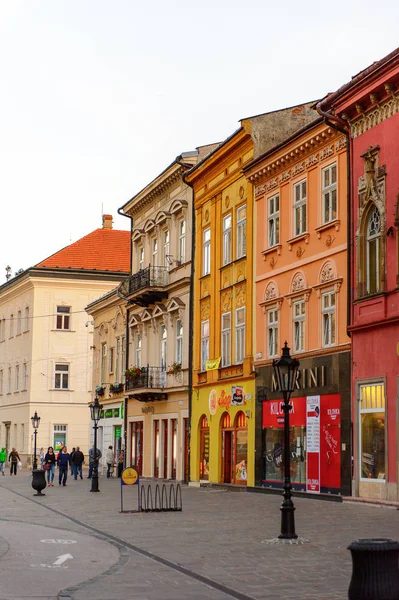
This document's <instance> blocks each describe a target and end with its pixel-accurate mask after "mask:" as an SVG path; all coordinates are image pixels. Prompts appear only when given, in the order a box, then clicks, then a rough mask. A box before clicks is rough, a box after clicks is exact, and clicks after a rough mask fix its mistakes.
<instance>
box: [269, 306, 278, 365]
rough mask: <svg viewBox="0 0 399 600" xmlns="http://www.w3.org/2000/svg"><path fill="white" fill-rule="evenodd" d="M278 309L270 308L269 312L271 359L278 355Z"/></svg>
mask: <svg viewBox="0 0 399 600" xmlns="http://www.w3.org/2000/svg"><path fill="white" fill-rule="evenodd" d="M278 314H279V311H278V308H277V307H273V308H269V310H268V311H267V353H268V357H269V358H274V357H276V356H277V355H278V325H279V323H278Z"/></svg>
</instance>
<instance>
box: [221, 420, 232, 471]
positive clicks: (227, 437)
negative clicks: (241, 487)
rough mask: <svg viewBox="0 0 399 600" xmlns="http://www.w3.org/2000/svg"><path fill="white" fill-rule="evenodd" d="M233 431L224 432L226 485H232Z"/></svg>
mask: <svg viewBox="0 0 399 600" xmlns="http://www.w3.org/2000/svg"><path fill="white" fill-rule="evenodd" d="M232 434H233V432H232V431H231V430H228V429H226V430H224V431H223V481H224V483H231V465H232V460H231V455H232V450H233V443H232V437H233V436H232Z"/></svg>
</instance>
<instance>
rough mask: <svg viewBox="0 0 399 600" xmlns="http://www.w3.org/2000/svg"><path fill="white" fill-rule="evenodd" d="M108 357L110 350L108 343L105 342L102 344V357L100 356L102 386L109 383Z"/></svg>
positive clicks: (100, 383) (100, 382)
mask: <svg viewBox="0 0 399 600" xmlns="http://www.w3.org/2000/svg"><path fill="white" fill-rule="evenodd" d="M107 355H108V348H107V343H106V342H103V343H102V344H101V356H100V361H101V362H100V381H99V385H102V384H103V383H106V382H107V381H108V377H107V375H108V372H107V366H108V365H107Z"/></svg>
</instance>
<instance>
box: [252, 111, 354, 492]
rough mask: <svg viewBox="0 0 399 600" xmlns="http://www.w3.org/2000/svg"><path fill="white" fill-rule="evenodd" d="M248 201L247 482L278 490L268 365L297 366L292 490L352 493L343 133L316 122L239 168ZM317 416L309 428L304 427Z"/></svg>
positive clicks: (274, 400)
mask: <svg viewBox="0 0 399 600" xmlns="http://www.w3.org/2000/svg"><path fill="white" fill-rule="evenodd" d="M244 172H245V174H246V176H247V178H248V181H249V182H250V183H251V184H252V185H253V186H254V197H255V223H256V231H255V232H254V233H255V234H256V235H255V236H254V237H255V240H256V241H255V252H254V261H255V287H256V292H255V315H256V328H255V363H254V364H255V368H256V370H257V371H258V377H257V380H256V388H257V389H256V395H257V426H256V442H255V444H256V447H257V448H259V450H260V449H262V452H260V451H259V452H257V457H258V458H257V459H256V464H255V483H256V484H257V485H263V486H267V487H276V488H279V487H282V484H283V460H282V457H283V452H284V448H283V411H282V408H281V403H280V399H281V395H280V392H279V391H278V390H277V385H276V381H275V379H274V375H273V368H272V361H273V359H275V358H277V357H279V356H280V353H281V347H282V346H283V344H284V342H285V341H287V342H288V345H289V346H290V348H291V354H293V355H295V356H296V358H298V359H299V361H300V378H299V379H298V380H297V385H296V387H297V389H296V391H295V392H294V394H293V395H292V400H291V403H292V410H291V426H290V432H291V437H290V452H291V476H292V482H293V487H294V488H296V489H299V490H304V491H308V492H316V493H323V492H324V493H336V494H340V493H347V494H349V492H350V480H351V473H350V462H351V461H350V366H349V365H350V341H349V338H348V336H347V333H346V326H347V208H346V206H347V152H346V137H345V135H343V134H342V133H340V132H338V131H337V130H335V129H333V128H332V127H331V126H330V125H328V124H326V123H325V122H323V121H322V119H317V120H316V121H314V122H313V123H311V124H310V125H308V126H305V127H304V128H303V129H301V130H300V131H299V132H297V133H296V134H294V135H293V136H291V137H290V138H288V139H286V140H285V141H284V142H283V143H281V144H279V145H278V146H275V147H274V148H273V149H272V150H270V151H268V152H266V153H265V154H263V155H262V156H260V157H258V158H257V159H255V160H254V161H252V162H251V164H250V165H248V166H246V167H245V168H244ZM311 404H312V406H313V408H314V407H318V408H316V412H314V411H313V409H312V414H313V417H314V415H315V414H316V415H317V416H319V415H320V419H317V421H316V425H315V423H314V421H311V420H310V419H311V418H310V417H309V415H310V412H309V406H310V405H311Z"/></svg>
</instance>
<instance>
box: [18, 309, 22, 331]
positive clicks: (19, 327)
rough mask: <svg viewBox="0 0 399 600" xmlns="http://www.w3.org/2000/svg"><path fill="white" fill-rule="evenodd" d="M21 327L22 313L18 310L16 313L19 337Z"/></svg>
mask: <svg viewBox="0 0 399 600" xmlns="http://www.w3.org/2000/svg"><path fill="white" fill-rule="evenodd" d="M21 327H22V313H21V311H20V310H19V311H18V313H17V335H20V333H21Z"/></svg>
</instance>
